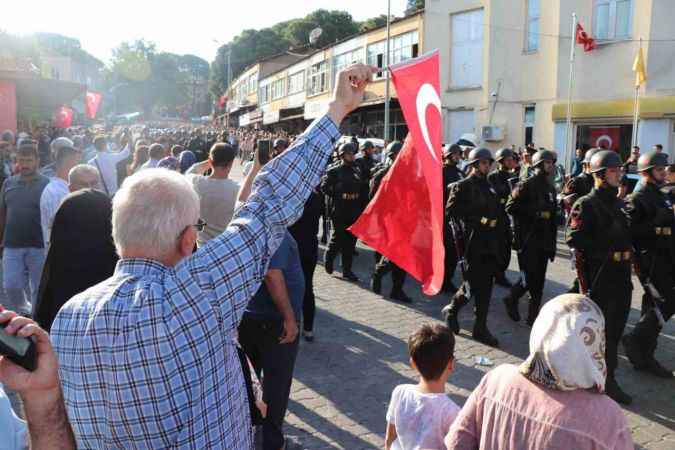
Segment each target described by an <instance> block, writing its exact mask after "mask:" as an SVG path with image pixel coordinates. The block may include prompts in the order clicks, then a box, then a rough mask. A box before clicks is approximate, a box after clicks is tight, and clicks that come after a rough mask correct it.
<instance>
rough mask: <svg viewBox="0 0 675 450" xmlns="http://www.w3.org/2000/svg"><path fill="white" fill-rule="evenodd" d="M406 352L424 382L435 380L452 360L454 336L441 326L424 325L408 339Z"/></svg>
mask: <svg viewBox="0 0 675 450" xmlns="http://www.w3.org/2000/svg"><path fill="white" fill-rule="evenodd" d="M408 352H409V353H410V357H411V358H412V360H413V361H414V362H415V365H416V366H417V370H419V372H420V375H422V378H424V379H425V380H436V379H438V377H440V376H441V375H442V374H443V371H444V370H445V368H446V367H447V366H448V362H449V361H450V360H451V359H453V358H454V354H455V336H453V334H452V332H451V331H450V330H449V329H448V327H446V326H444V325H441V324H434V325H431V324H428V323H426V324H424V325H422V326H421V327H420V328H419V329H418V330H417V331H415V332H414V333H413V334H411V335H410V337H409V338H408Z"/></svg>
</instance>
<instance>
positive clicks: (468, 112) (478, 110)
mask: <svg viewBox="0 0 675 450" xmlns="http://www.w3.org/2000/svg"><path fill="white" fill-rule="evenodd" d="M573 13H576V15H577V18H578V21H579V23H581V24H582V26H583V27H584V29H585V30H586V31H587V32H588V33H589V34H590V35H591V36H593V37H594V38H595V39H596V42H597V48H596V49H595V50H593V51H591V52H584V51H583V48H582V46H579V45H577V47H576V57H575V59H576V60H575V65H574V80H575V81H574V85H573V88H572V95H571V98H572V119H573V130H572V136H573V138H572V139H571V141H572V142H573V144H574V145H575V146H576V147H581V148H589V147H594V146H601V145H602V146H605V147H607V148H612V149H614V150H617V151H620V152H621V153H623V154H627V153H628V151H629V149H630V145H631V135H632V132H633V125H632V122H633V104H634V100H633V99H634V95H635V87H634V86H635V84H634V80H635V74H634V73H633V71H632V65H633V60H634V58H635V56H636V54H637V52H638V49H639V48H640V45H642V48H643V51H644V55H645V59H646V68H647V82H646V85H645V86H643V87H642V88H641V90H640V101H639V111H640V114H639V116H640V121H639V127H638V143H639V145H640V146H641V147H642V148H643V149H645V148H650V147H651V146H652V145H654V144H656V143H660V144H662V145H663V146H664V148H667V149H672V147H673V144H675V136H674V132H673V130H674V121H673V119H674V118H675V98H674V97H673V94H674V93H675V76H673V75H674V73H673V71H674V70H675V68H674V67H673V65H672V63H671V61H673V57H674V56H675V30H674V29H673V28H672V27H669V26H668V24H667V23H666V22H667V20H668V18H669V17H672V16H673V14H675V2H672V1H669V0H427V2H426V12H425V19H424V20H425V24H426V26H425V29H426V35H425V43H426V47H427V48H428V49H434V48H437V49H439V51H440V56H441V98H442V104H443V112H444V140H445V141H446V142H455V141H456V140H457V139H458V137H459V136H461V135H462V134H463V133H475V134H476V135H478V136H479V137H480V138H482V141H483V142H482V143H483V145H485V146H487V147H489V148H492V149H497V148H501V147H522V146H524V145H526V144H527V143H530V142H533V143H535V145H537V146H539V147H546V148H550V149H554V150H556V151H558V152H559V153H560V159H561V160H564V161H569V156H570V155H569V154H565V147H566V145H565V142H566V128H567V127H566V116H567V103H568V101H567V99H568V92H569V88H568V86H569V72H570V62H569V61H570V45H571V44H572V38H573V35H574V33H573V30H572V14H573ZM640 39H642V42H640ZM670 152H671V153H672V150H670Z"/></svg>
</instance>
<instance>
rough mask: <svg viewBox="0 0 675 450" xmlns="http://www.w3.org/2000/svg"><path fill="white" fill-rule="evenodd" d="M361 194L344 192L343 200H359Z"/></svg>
mask: <svg viewBox="0 0 675 450" xmlns="http://www.w3.org/2000/svg"><path fill="white" fill-rule="evenodd" d="M358 198H359V194H342V200H357V199H358Z"/></svg>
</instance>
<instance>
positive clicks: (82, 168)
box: [68, 164, 101, 184]
mask: <svg viewBox="0 0 675 450" xmlns="http://www.w3.org/2000/svg"><path fill="white" fill-rule="evenodd" d="M83 175H90V176H91V177H92V178H93V177H96V178H98V179H99V180H100V179H101V178H100V176H99V174H98V169H97V168H96V167H94V166H92V165H91V164H78V165H76V166H74V167H73V168H72V169H70V172H68V184H76V182H75V180H80V179H81V178H82V176H83Z"/></svg>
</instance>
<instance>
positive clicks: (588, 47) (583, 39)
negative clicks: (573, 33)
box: [577, 23, 598, 52]
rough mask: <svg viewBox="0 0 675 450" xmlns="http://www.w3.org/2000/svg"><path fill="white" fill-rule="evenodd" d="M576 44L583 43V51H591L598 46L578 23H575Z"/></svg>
mask: <svg viewBox="0 0 675 450" xmlns="http://www.w3.org/2000/svg"><path fill="white" fill-rule="evenodd" d="M577 44H580V45H583V46H584V51H585V52H590V51H593V50H595V49H596V48H597V47H598V46H597V44H596V43H595V39H593V38H592V37H591V36H590V35H589V34H588V33H586V32H585V31H584V27H582V26H581V24H580V23H578V24H577Z"/></svg>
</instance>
